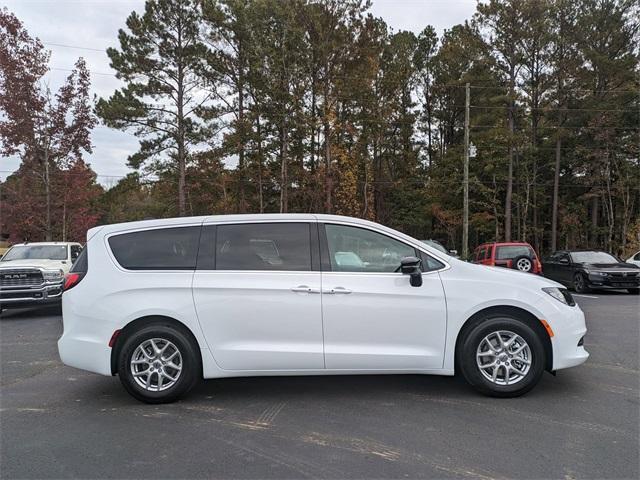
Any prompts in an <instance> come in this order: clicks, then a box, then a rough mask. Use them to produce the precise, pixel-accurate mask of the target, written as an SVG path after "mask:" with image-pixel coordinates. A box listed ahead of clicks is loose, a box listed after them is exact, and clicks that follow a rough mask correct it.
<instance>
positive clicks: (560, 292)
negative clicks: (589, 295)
mask: <svg viewBox="0 0 640 480" xmlns="http://www.w3.org/2000/svg"><path fill="white" fill-rule="evenodd" d="M542 291H543V292H545V293H548V294H549V295H551V296H552V297H553V298H555V299H556V300H558V301H559V302H562V303H564V304H565V305H569V306H570V307H573V306H574V305H575V304H576V302H575V300H574V299H573V297H572V296H571V293H569V290H567V289H566V288H556V287H546V288H543V289H542Z"/></svg>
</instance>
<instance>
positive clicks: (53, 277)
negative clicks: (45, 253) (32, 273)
mask: <svg viewBox="0 0 640 480" xmlns="http://www.w3.org/2000/svg"><path fill="white" fill-rule="evenodd" d="M42 277H43V278H44V281H45V282H59V281H61V280H62V278H63V277H64V273H63V272H62V270H45V271H44V272H42Z"/></svg>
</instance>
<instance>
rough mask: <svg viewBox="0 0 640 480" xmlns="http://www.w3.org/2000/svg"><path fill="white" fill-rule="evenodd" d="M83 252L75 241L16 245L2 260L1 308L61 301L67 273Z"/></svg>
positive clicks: (0, 265)
mask: <svg viewBox="0 0 640 480" xmlns="http://www.w3.org/2000/svg"><path fill="white" fill-rule="evenodd" d="M81 251H82V245H80V244H79V243H73V242H31V243H20V244H17V245H14V246H12V247H11V248H9V250H7V251H6V252H5V254H4V255H3V256H2V258H1V259H0V309H4V308H9V307H24V306H31V305H42V304H47V303H55V302H60V298H61V295H62V285H63V281H64V275H65V274H66V273H67V272H68V271H69V269H70V268H71V265H72V264H73V261H74V260H75V259H76V258H78V256H79V255H80V252H81Z"/></svg>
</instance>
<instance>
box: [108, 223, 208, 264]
mask: <svg viewBox="0 0 640 480" xmlns="http://www.w3.org/2000/svg"><path fill="white" fill-rule="evenodd" d="M199 238H200V227H178V228H159V229H155V230H145V231H142V232H133V233H124V234H121V235H114V236H113V237H110V238H109V245H110V246H111V251H112V252H113V255H114V256H115V257H116V260H117V261H118V263H119V264H120V265H122V266H123V267H124V268H127V269H129V270H194V269H195V267H196V256H197V253H198V240H199Z"/></svg>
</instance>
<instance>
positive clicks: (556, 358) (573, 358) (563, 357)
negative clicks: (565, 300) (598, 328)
mask: <svg viewBox="0 0 640 480" xmlns="http://www.w3.org/2000/svg"><path fill="white" fill-rule="evenodd" d="M572 310H573V311H572V312H571V313H570V314H569V315H563V316H562V318H558V319H557V321H555V322H553V325H552V328H553V331H554V332H555V334H554V336H553V338H552V339H551V345H552V347H553V367H552V370H554V371H555V370H561V369H563V368H569V367H575V366H576V365H580V364H582V363H584V362H585V361H586V360H587V358H589V352H587V351H586V350H585V349H584V345H583V342H584V336H585V334H586V333H587V326H586V323H585V318H584V312H583V311H582V310H580V307H578V306H576V307H572Z"/></svg>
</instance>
